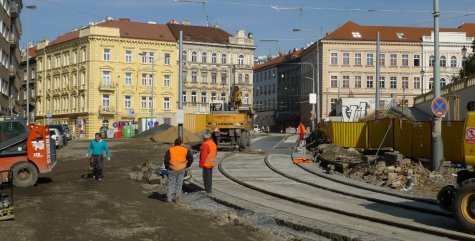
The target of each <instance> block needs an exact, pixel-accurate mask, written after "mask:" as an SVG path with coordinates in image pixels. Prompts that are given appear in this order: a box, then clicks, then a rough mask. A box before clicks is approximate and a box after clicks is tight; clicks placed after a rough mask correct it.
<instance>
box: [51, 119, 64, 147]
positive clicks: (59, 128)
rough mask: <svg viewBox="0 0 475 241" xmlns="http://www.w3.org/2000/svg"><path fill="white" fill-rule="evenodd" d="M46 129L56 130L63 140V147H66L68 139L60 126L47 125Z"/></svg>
mask: <svg viewBox="0 0 475 241" xmlns="http://www.w3.org/2000/svg"><path fill="white" fill-rule="evenodd" d="M48 127H49V128H55V129H58V131H59V133H60V134H61V137H62V138H63V144H64V146H67V145H68V138H67V137H66V133H65V132H64V129H63V126H62V125H60V124H51V125H48Z"/></svg>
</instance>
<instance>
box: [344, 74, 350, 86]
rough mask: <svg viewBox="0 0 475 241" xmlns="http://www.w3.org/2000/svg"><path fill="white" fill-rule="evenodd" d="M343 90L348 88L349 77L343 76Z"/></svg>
mask: <svg viewBox="0 0 475 241" xmlns="http://www.w3.org/2000/svg"><path fill="white" fill-rule="evenodd" d="M343 88H350V76H348V75H344V76H343Z"/></svg>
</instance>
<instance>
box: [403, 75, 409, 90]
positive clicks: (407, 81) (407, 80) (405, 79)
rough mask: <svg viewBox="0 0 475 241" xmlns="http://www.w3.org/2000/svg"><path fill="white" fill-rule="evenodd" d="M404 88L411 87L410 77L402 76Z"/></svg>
mask: <svg viewBox="0 0 475 241" xmlns="http://www.w3.org/2000/svg"><path fill="white" fill-rule="evenodd" d="M402 89H403V90H407V89H409V77H402Z"/></svg>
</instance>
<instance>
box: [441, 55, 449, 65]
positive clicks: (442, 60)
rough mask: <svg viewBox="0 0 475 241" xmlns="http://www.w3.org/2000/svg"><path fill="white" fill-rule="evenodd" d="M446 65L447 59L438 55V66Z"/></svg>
mask: <svg viewBox="0 0 475 241" xmlns="http://www.w3.org/2000/svg"><path fill="white" fill-rule="evenodd" d="M446 66H447V60H446V58H445V56H440V67H446Z"/></svg>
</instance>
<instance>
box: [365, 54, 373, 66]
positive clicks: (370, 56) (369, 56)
mask: <svg viewBox="0 0 475 241" xmlns="http://www.w3.org/2000/svg"><path fill="white" fill-rule="evenodd" d="M366 65H369V66H373V54H372V53H370V54H366Z"/></svg>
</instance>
